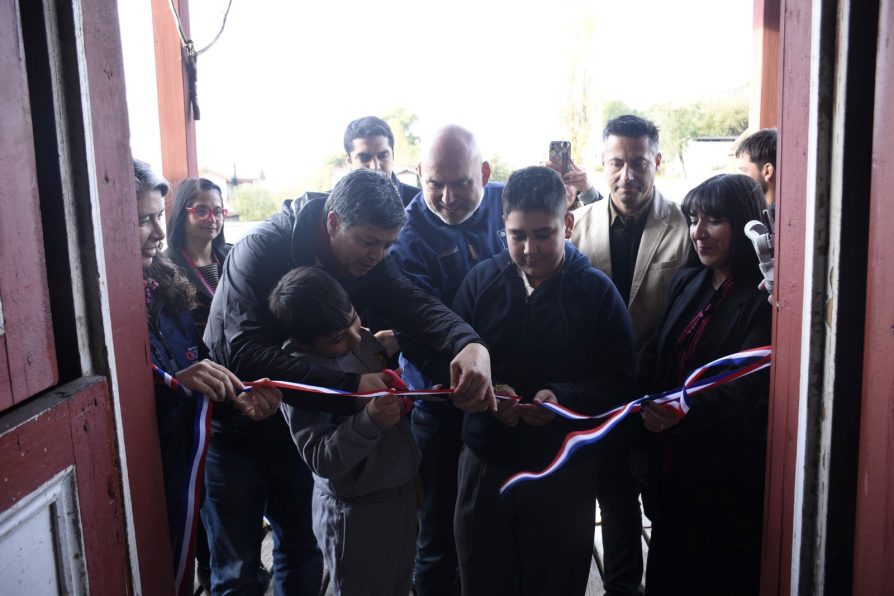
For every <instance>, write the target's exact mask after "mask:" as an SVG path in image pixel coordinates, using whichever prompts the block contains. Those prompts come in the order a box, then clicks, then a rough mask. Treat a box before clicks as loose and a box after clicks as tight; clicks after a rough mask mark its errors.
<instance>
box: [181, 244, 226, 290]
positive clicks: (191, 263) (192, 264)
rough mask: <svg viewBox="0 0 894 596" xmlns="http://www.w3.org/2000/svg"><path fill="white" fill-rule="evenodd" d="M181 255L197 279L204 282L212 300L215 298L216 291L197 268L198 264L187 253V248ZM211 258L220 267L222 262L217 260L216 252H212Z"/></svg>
mask: <svg viewBox="0 0 894 596" xmlns="http://www.w3.org/2000/svg"><path fill="white" fill-rule="evenodd" d="M180 254H181V255H183V258H184V259H186V263H187V264H188V265H189V267H190V269H192V271H193V273H195V274H196V277H198V278H199V281H201V282H202V285H203V286H205V289H206V290H208V295H209V296H211V297H212V298H213V297H214V289H213V288H212V287H211V286H210V285H209V284H208V280H206V279H205V276H204V275H202V271H201V270H200V269H199V268H198V266H196V262H195V261H193V260H192V257H191V256H189V253H187V252H186V249H185V248H181V249H180ZM211 258H212V259H214V264H215V265H220V261H218V260H217V255H216V254H214V250H213V249H212V250H211Z"/></svg>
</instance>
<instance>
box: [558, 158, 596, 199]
mask: <svg viewBox="0 0 894 596" xmlns="http://www.w3.org/2000/svg"><path fill="white" fill-rule="evenodd" d="M569 163H570V164H571V165H570V168H569V169H568V171H567V172H565V173H564V174H562V182H564V183H565V190H566V196H568V198H569V204H571V203H573V202H574V200H575V199H576V198H577V195H578V194H579V193H582V192H586V191H588V190H590V189H592V188H593V185H592V184H590V181H589V179H588V178H587V172H586V171H585V170H582V169H581V168H580V167H578V165H577V164H576V163H574V160H569Z"/></svg>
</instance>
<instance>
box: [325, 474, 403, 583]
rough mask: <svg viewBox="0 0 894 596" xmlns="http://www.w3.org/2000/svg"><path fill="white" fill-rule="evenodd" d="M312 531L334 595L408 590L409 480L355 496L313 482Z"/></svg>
mask: <svg viewBox="0 0 894 596" xmlns="http://www.w3.org/2000/svg"><path fill="white" fill-rule="evenodd" d="M313 526H314V534H315V535H316V537H317V543H318V544H319V545H320V550H322V551H323V559H324V561H325V562H326V567H327V568H328V569H329V574H330V577H331V578H332V587H333V591H334V592H335V595H336V596H388V595H389V594H393V595H394V596H407V594H409V593H410V575H411V573H412V571H413V561H414V559H415V555H416V488H415V485H414V483H413V482H412V481H410V482H408V483H406V484H404V485H403V486H401V487H399V488H395V489H389V490H385V491H381V492H378V493H375V494H374V495H369V496H365V497H359V498H354V499H342V498H340V497H336V496H334V495H331V494H329V493H327V492H325V491H322V490H320V488H319V487H318V486H314V496H313Z"/></svg>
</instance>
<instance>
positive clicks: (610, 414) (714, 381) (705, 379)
mask: <svg viewBox="0 0 894 596" xmlns="http://www.w3.org/2000/svg"><path fill="white" fill-rule="evenodd" d="M771 353H772V350H771V349H770V346H764V347H761V348H753V349H749V350H743V351H741V352H737V353H735V354H730V355H729V356H724V357H722V358H718V359H717V360H714V361H712V362H709V363H708V364H705V365H704V366H701V367H699V368H697V369H696V370H694V371H693V372H692V373H690V374H689V376H688V377H687V378H686V382H685V383H684V384H683V386H682V387H678V388H676V389H671V390H670V391H665V392H663V393H658V394H656V395H644V396H642V397H639V398H637V399H635V400H633V401H631V402H628V403H626V404H623V405H620V406H617V407H615V408H613V409H611V410H608V411H607V412H603V413H601V414H597V415H595V416H590V415H585V414H580V413H578V412H575V411H574V410H571V409H569V408H566V407H564V406H561V405H558V404H553V403H549V402H544V403H541V404H540V405H541V406H542V407H544V408H546V409H548V410H550V411H552V412H554V413H555V414H556V415H557V416H561V417H563V418H566V419H568V420H594V421H601V423H600V424H599V425H598V426H596V427H595V428H592V429H586V430H580V431H575V432H572V433H569V434H568V435H567V436H566V437H565V440H564V441H563V443H562V446H561V448H560V449H559V452H558V453H557V454H556V456H555V458H554V459H553V461H552V462H551V463H550V464H549V465H548V466H547V467H546V468H544V469H543V470H541V471H539V472H519V473H517V474H514V475H512V476H511V477H509V478H508V479H507V480H506V481H505V482H504V483H503V484H502V486H501V487H500V494H505V493H506V492H507V491H509V490H510V489H511V488H512V487H513V486H515V485H517V484H518V483H520V482H525V481H527V480H537V479H540V478H545V477H547V476H549V475H551V474H552V473H554V472H555V471H556V470H558V469H559V468H561V467H562V466H563V465H565V463H567V462H568V460H569V459H570V458H571V456H572V455H573V454H574V452H575V451H577V450H578V449H580V448H581V447H584V446H585V445H591V444H593V443H597V442H598V441H600V440H601V439H602V438H603V437H605V435H607V434H608V433H609V432H611V430H612V429H614V428H615V427H616V426H617V425H618V424H620V423H621V422H622V421H623V420H624V419H625V418H626V417H627V416H629V415H630V414H634V413H637V412H639V411H641V409H642V404H643V402H646V401H649V402H652V403H656V404H661V405H665V406H668V407H674V408H676V409H677V410H678V412H679V413H680V416H681V417H682V416H685V415H686V413H687V412H688V411H689V409H690V405H689V398H690V397H691V396H693V395H697V394H698V393H701V392H702V391H707V390H709V389H713V388H715V387H717V386H719V385H722V384H724V383H729V382H731V381H734V380H736V379H739V378H741V377H744V376H746V375H750V374H751V373H754V372H757V371H759V370H761V369H764V368H767V367H769V366H770V355H771ZM718 367H725V368H726V369H727V370H725V371H724V372H722V373H719V374H716V375H713V376H706V375H707V373H708V372H709V371H710V370H712V369H714V368H718ZM730 367H733V368H732V369H730ZM153 368H154V369H155V372H156V375H158V376H159V377H160V378H161V379H163V380H164V383H165V384H167V385H168V386H169V387H171V388H172V389H176V390H178V391H180V392H181V393H184V394H185V395H190V393H189V390H188V389H186V388H185V387H182V386H181V385H180V384H179V383H177V380H176V379H174V378H173V377H171V376H170V375H168V374H167V373H165V372H164V371H162V370H161V369H158V368H157V367H153ZM244 385H245V386H246V388H247V389H246V390H250V388H251V387H252V386H265V387H277V388H279V389H288V390H294V391H300V392H304V393H315V394H324V395H331V396H333V397H335V396H338V397H369V398H377V397H382V396H385V395H394V396H397V397H403V398H408V399H411V400H444V399H448V398H449V397H450V395H451V394H452V392H453V390H452V389H451V388H446V389H420V390H404V389H403V388H402V387H399V386H398V387H395V386H392V387H390V388H388V389H383V390H379V391H368V392H359V393H351V392H347V391H341V390H338V389H330V388H328V387H319V386H316V385H309V384H306V383H295V382H291V381H272V380H269V379H264V380H262V381H256V382H254V383H244ZM496 398H497V399H500V400H504V399H508V400H518V399H519V398H518V396H514V395H497V396H496ZM206 401H207V400H206ZM191 480H192V479H191Z"/></svg>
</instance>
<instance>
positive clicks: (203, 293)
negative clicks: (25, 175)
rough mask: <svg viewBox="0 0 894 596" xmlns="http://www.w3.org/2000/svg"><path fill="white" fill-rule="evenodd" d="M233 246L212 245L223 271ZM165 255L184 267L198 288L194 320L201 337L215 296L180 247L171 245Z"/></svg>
mask: <svg viewBox="0 0 894 596" xmlns="http://www.w3.org/2000/svg"><path fill="white" fill-rule="evenodd" d="M232 247H233V245H232V244H221V245H219V246H213V245H212V247H211V250H212V251H213V253H214V256H215V258H216V259H217V261H218V262H219V263H220V264H221V271H223V262H224V261H225V260H226V258H227V255H228V254H229V253H230V249H231V248H232ZM165 256H166V257H168V258H169V259H171V261H173V262H174V264H175V265H177V266H178V267H180V268H181V269H183V271H184V273H186V278H187V279H188V280H189V283H190V285H192V287H194V288H195V289H196V306H195V308H193V309H192V320H193V322H195V324H196V328H197V329H198V330H199V337H201V336H202V334H203V333H204V332H205V325H207V324H208V314H209V313H210V312H211V300H212V298H214V296H213V295H212V294H211V292H209V291H208V288H206V287H205V283H204V279H203V278H202V274H201V273H199V272H198V271H197V270H195V269H194V268H193V267H192V266H191V265H190V264H189V262H188V261H187V260H186V258H184V256H183V253H181V252H180V249H177V248H174V247H169V248H168V249H167V250H166V251H165Z"/></svg>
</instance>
